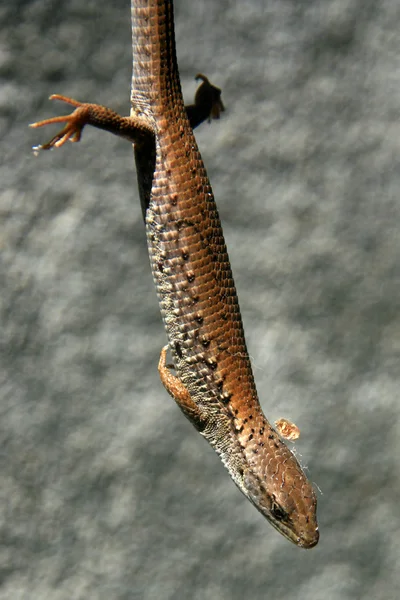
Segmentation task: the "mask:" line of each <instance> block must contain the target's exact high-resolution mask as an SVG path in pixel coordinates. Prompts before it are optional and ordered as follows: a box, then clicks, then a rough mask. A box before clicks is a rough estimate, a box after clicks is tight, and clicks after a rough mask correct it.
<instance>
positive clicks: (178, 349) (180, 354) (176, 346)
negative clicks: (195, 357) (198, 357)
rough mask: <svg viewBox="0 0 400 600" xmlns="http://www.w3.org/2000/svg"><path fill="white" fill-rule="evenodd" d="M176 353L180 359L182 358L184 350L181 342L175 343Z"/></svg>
mask: <svg viewBox="0 0 400 600" xmlns="http://www.w3.org/2000/svg"><path fill="white" fill-rule="evenodd" d="M175 352H176V354H177V356H179V358H182V348H181V345H180V344H179V342H175Z"/></svg>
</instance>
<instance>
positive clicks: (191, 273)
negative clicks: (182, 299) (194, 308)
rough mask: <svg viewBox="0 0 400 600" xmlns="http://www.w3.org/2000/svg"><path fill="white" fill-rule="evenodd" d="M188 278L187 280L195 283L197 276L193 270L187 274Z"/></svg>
mask: <svg viewBox="0 0 400 600" xmlns="http://www.w3.org/2000/svg"><path fill="white" fill-rule="evenodd" d="M186 278H187V280H188V282H189V283H193V281H194V280H195V279H196V276H195V274H194V273H193V271H190V273H188V274H187V275H186Z"/></svg>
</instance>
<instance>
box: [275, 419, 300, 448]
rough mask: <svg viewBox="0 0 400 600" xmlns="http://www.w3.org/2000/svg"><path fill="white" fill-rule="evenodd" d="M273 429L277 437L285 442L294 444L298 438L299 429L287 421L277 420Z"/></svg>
mask: <svg viewBox="0 0 400 600" xmlns="http://www.w3.org/2000/svg"><path fill="white" fill-rule="evenodd" d="M275 427H276V429H277V432H278V433H279V435H280V436H281V437H282V438H284V439H285V440H289V441H290V442H294V441H295V440H298V439H299V437H300V429H299V428H298V427H297V425H295V424H294V423H291V422H290V421H288V420H287V419H279V420H278V421H275Z"/></svg>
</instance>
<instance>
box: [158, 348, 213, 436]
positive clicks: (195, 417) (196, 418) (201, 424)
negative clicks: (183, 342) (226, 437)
mask: <svg viewBox="0 0 400 600" xmlns="http://www.w3.org/2000/svg"><path fill="white" fill-rule="evenodd" d="M167 350H168V346H164V348H162V350H161V354H160V360H159V363H158V372H159V374H160V379H161V383H162V384H163V386H164V387H165V389H166V390H167V392H168V393H169V394H170V396H172V398H173V399H174V400H175V402H176V403H177V405H178V406H179V408H180V409H181V410H182V412H183V413H184V414H185V415H186V416H187V418H188V419H189V420H190V421H191V422H192V423H193V424H194V425H195V427H196V428H197V429H198V430H199V431H202V430H203V429H204V428H205V426H206V420H205V418H204V415H203V414H202V412H201V410H200V408H199V407H198V406H197V404H196V403H195V402H194V401H193V400H192V398H191V396H190V394H189V391H188V389H187V388H186V387H185V385H184V384H183V383H182V381H181V380H180V379H179V378H178V377H176V375H173V373H171V371H170V368H169V366H168V365H167V364H166V361H167Z"/></svg>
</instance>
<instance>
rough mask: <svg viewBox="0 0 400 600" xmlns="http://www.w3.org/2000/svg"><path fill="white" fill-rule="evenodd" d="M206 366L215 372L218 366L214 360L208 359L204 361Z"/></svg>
mask: <svg viewBox="0 0 400 600" xmlns="http://www.w3.org/2000/svg"><path fill="white" fill-rule="evenodd" d="M206 365H208V366H209V367H210V369H211V370H212V371H215V369H216V368H217V366H218V365H217V362H216V361H215V360H212V359H210V358H209V359H207V360H206Z"/></svg>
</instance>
